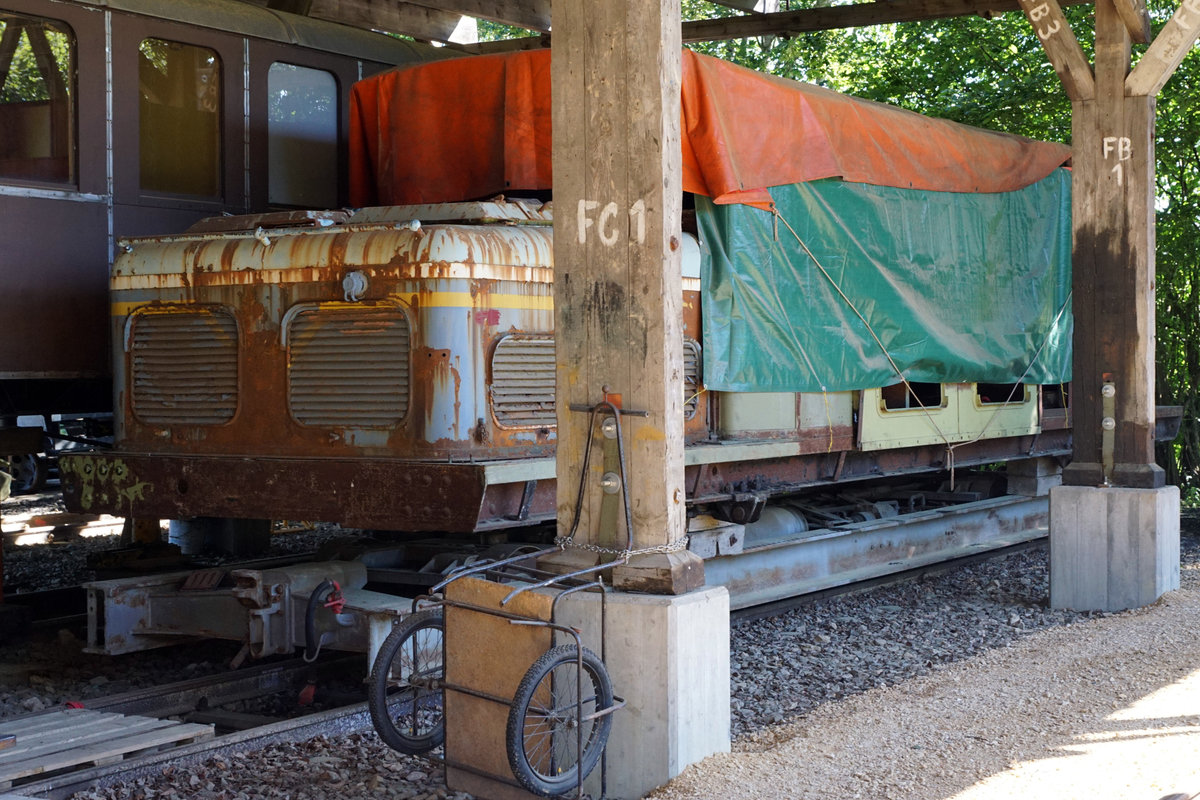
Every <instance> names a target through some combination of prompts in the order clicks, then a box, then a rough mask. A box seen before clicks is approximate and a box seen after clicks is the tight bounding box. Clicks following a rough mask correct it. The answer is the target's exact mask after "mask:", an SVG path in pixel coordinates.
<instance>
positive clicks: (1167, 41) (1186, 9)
mask: <svg viewBox="0 0 1200 800" xmlns="http://www.w3.org/2000/svg"><path fill="white" fill-rule="evenodd" d="M1198 36H1200V0H1184V2H1183V3H1182V4H1181V5H1180V6H1179V8H1177V9H1175V14H1174V15H1172V17H1171V19H1169V20H1168V21H1167V24H1166V25H1165V26H1163V29H1162V30H1161V31H1159V33H1158V36H1156V37H1155V38H1154V41H1153V42H1152V43H1151V44H1150V47H1149V48H1148V49H1147V50H1146V52H1145V53H1144V54H1143V55H1142V58H1141V60H1140V61H1138V63H1137V66H1136V67H1134V68H1133V72H1131V73H1130V74H1129V77H1128V78H1126V79H1125V94H1127V95H1129V96H1130V97H1139V96H1146V97H1155V96H1157V95H1158V93H1159V92H1160V91H1162V88H1163V86H1165V85H1166V83H1167V81H1168V80H1169V79H1170V77H1171V75H1173V74H1174V73H1175V70H1176V69H1178V67H1179V65H1180V64H1181V63H1182V62H1183V58H1184V56H1186V55H1187V54H1188V51H1189V50H1191V49H1192V45H1194V44H1195V43H1196V38H1197V37H1198Z"/></svg>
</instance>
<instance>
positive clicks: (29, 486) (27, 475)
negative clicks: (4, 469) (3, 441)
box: [8, 453, 48, 492]
mask: <svg viewBox="0 0 1200 800" xmlns="http://www.w3.org/2000/svg"><path fill="white" fill-rule="evenodd" d="M8 471H9V472H10V473H11V474H12V479H13V480H12V488H13V491H14V492H40V491H41V490H42V489H44V488H46V478H47V472H48V464H47V463H46V460H45V459H44V458H41V457H39V456H36V455H33V454H32V453H29V454H26V455H21V456H13V457H12V458H11V459H9V462H8Z"/></svg>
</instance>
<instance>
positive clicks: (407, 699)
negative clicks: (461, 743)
mask: <svg viewBox="0 0 1200 800" xmlns="http://www.w3.org/2000/svg"><path fill="white" fill-rule="evenodd" d="M444 632H445V623H444V622H443V620H442V610H441V609H440V608H437V609H428V610H425V611H420V612H417V613H416V614H413V615H412V616H410V617H408V618H407V619H405V620H404V621H403V622H401V623H400V624H399V625H397V626H396V627H395V628H393V629H392V632H391V633H389V634H388V637H387V639H385V640H384V642H383V646H382V647H380V648H379V655H377V656H376V657H375V663H374V665H373V666H372V667H371V678H370V682H371V687H370V693H369V695H368V697H367V700H368V702H367V705H368V706H369V707H370V709H371V721H372V722H374V723H375V730H376V731H377V732H378V733H379V738H381V739H383V741H384V742H386V743H387V744H388V745H389V746H391V747H392V748H394V749H396V750H399V751H400V752H401V753H407V754H408V755H417V754H419V753H426V752H428V751H430V750H432V749H433V748H435V747H437V746H438V745H440V744H441V743H442V741H443V740H444V739H445V738H446V729H445V726H444V724H443V715H444V705H443V693H442V687H441V682H442V679H443V678H444V677H445V674H446V668H445V664H444V663H443V660H442V653H443V651H442V642H443V634H444Z"/></svg>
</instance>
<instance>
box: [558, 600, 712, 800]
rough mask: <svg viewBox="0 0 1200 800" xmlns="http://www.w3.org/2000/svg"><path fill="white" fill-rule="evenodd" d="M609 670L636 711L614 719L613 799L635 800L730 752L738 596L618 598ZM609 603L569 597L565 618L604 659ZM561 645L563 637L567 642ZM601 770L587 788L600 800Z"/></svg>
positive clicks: (612, 611)
mask: <svg viewBox="0 0 1200 800" xmlns="http://www.w3.org/2000/svg"><path fill="white" fill-rule="evenodd" d="M607 603H608V608H607V613H606V623H605V629H606V630H605V633H606V645H607V648H606V650H607V652H606V653H605V656H604V661H605V666H606V667H607V668H608V671H609V674H610V676H611V678H612V683H613V690H614V692H615V693H616V694H617V695H618V696H620V697H623V698H625V700H626V702H627V706H626V707H625V708H623V709H621V710H620V711H617V712H616V713H615V715H614V717H613V727H612V733H611V735H610V736H609V740H608V785H607V795H606V796H607V797H608V798H611V799H612V800H636V798H639V797H642V796H643V795H645V794H646V793H647V792H649V791H651V790H653V789H654V788H656V787H658V786H661V785H663V784H665V783H666V782H667V781H669V780H670V779H671V778H674V777H675V776H676V775H678V774H679V773H681V772H682V771H683V770H684V768H685V767H687V766H688V765H689V764H694V763H696V762H697V761H700V760H701V759H703V758H705V757H707V756H709V755H712V754H714V753H725V752H729V749H730V721H729V720H730V718H729V594H728V592H726V591H725V588H724V587H722V586H718V587H712V588H703V589H698V590H696V591H693V592H689V593H688V594H684V595H673V596H668V595H646V594H631V593H624V592H610V593H609V595H608V600H607ZM599 614H600V596H599V595H598V594H595V593H590V592H589V593H581V594H575V595H572V596H571V597H570V599H569V600H564V602H563V606H562V607H561V609H560V620H561V621H562V622H564V623H566V624H568V625H574V626H576V627H579V628H581V629H582V630H584V631H585V640H584V643H585V645H586V646H587V647H589V648H590V649H592V650H594V651H595V652H596V653H597V654H599V653H600V642H599V641H598V632H599V630H600V623H599ZM560 638H561V637H560ZM599 773H600V770H599V769H597V770H596V771H595V772H594V773H593V774H592V776H591V778H590V779H589V780H588V781H587V782H586V784H585V786H584V789H585V790H586V791H588V792H589V793H590V794H591V795H592V796H593V797H599V796H600V783H599V780H600V775H599Z"/></svg>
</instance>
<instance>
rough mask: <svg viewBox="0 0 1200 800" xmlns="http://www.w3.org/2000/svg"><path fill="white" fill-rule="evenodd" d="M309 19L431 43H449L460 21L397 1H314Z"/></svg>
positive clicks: (455, 16)
mask: <svg viewBox="0 0 1200 800" xmlns="http://www.w3.org/2000/svg"><path fill="white" fill-rule="evenodd" d="M309 16H310V17H313V18H314V19H324V20H328V21H330V22H340V23H342V24H344V25H353V26H355V27H358V28H368V29H372V30H379V31H391V32H392V33H403V34H406V35H408V36H412V37H413V38H414V39H419V40H422V41H432V42H444V41H446V40H448V39H449V38H450V35H451V34H452V33H454V29H455V28H456V27H458V21H459V19H461V15H459V14H452V13H448V12H445V11H437V10H435V9H432V8H426V7H425V6H416V5H412V4H410V3H400V2H396V1H395V0H312V5H311V8H310V9H309Z"/></svg>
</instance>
